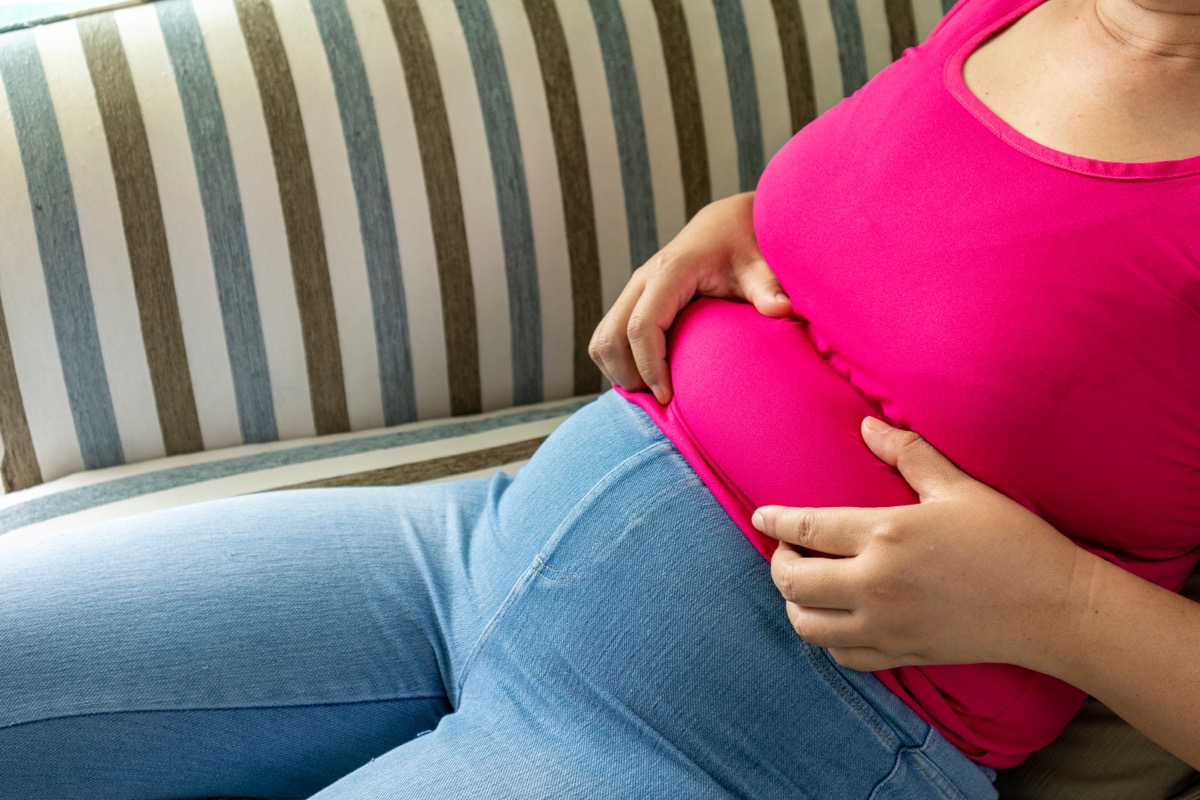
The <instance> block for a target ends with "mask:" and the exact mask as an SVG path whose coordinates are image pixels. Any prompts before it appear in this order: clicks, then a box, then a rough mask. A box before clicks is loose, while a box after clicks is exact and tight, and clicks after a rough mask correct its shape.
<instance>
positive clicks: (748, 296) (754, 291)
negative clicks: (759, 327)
mask: <svg viewBox="0 0 1200 800" xmlns="http://www.w3.org/2000/svg"><path fill="white" fill-rule="evenodd" d="M734 281H735V283H736V284H737V290H738V293H739V294H741V296H742V298H743V299H745V300H748V301H750V302H751V303H753V304H754V307H755V308H756V309H758V313H760V314H762V315H763V316H767V317H787V316H790V315H791V314H792V301H791V300H789V299H788V296H787V294H786V293H785V292H784V291H783V287H782V286H781V285H780V284H779V279H778V278H776V277H775V273H774V272H772V271H771V268H770V267H768V266H767V262H766V261H764V260H763V258H762V256H761V255H760V256H759V257H758V258H756V259H753V260H752V261H750V262H748V263H747V264H746V265H745V266H743V267H741V268H740V269H738V270H737V271H736V273H735V277H734Z"/></svg>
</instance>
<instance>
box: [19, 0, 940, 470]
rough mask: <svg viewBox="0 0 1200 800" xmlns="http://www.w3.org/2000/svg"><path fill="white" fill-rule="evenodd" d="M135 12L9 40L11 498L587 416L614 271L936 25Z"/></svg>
mask: <svg viewBox="0 0 1200 800" xmlns="http://www.w3.org/2000/svg"><path fill="white" fill-rule="evenodd" d="M125 5H126V6H129V7H125V8H122V9H119V10H116V11H112V12H104V13H91V14H83V15H79V16H76V17H73V18H70V19H66V20H64V21H59V22H55V23H53V24H45V25H39V26H34V27H32V28H30V29H17V30H10V31H8V32H7V33H4V34H0V76H2V77H3V81H2V84H3V86H2V87H0V185H2V186H4V187H5V189H6V191H4V192H2V193H0V242H3V247H0V442H2V447H3V462H2V467H3V468H2V469H0V475H2V478H3V480H2V481H0V482H2V484H3V488H4V489H5V490H6V491H12V490H14V489H19V488H23V487H29V486H33V485H36V484H38V483H40V482H41V481H43V480H51V479H54V478H57V477H60V476H64V475H70V474H72V473H75V472H78V471H80V470H82V469H96V468H102V467H108V466H112V465H117V464H132V463H137V462H141V461H145V460H147V459H153V458H157V457H160V456H163V455H178V454H184V453H191V452H196V451H202V450H212V449H219V448H224V447H230V446H234V445H238V444H242V443H263V442H271V441H276V440H289V439H296V438H304V437H310V436H313V435H320V434H330V433H338V432H345V431H362V430H370V429H374V428H378V427H380V426H384V425H395V424H400V423H404V422H409V421H412V420H418V419H422V420H427V419H436V418H440V417H445V416H448V415H457V414H470V413H473V412H478V411H481V410H494V409H499V408H505V407H508V406H511V405H514V404H526V403H534V402H538V401H542V400H547V399H554V398H563V397H569V396H572V395H576V394H581V393H588V392H595V391H598V390H599V389H600V388H601V378H600V375H599V374H598V372H597V371H596V370H595V368H594V367H593V365H592V364H591V362H590V360H589V359H588V358H587V353H586V346H587V342H588V340H589V338H590V335H591V332H592V330H593V329H594V327H595V324H596V323H597V322H598V321H599V318H600V316H601V313H602V309H604V308H606V307H607V306H608V305H609V304H611V302H612V301H613V299H615V297H616V295H617V294H618V293H619V291H620V288H621V287H622V286H623V285H624V283H625V281H626V279H627V277H628V275H629V272H630V270H631V268H632V267H634V266H636V265H638V264H640V263H641V262H642V261H644V260H645V259H646V258H647V257H649V256H650V255H651V254H652V253H653V252H655V250H656V249H657V248H658V247H659V245H660V244H662V243H664V242H665V241H667V240H669V239H670V238H671V237H672V236H673V235H674V234H675V233H676V232H677V231H678V230H679V228H680V227H682V225H683V223H684V222H685V220H686V219H687V218H688V217H689V216H690V215H691V214H692V213H694V212H695V211H696V209H698V208H699V207H700V206H702V205H703V204H704V203H705V202H707V201H709V200H710V199H711V198H713V197H720V196H725V195H728V194H732V193H734V192H737V191H739V190H741V189H746V188H750V187H752V186H753V185H754V183H755V181H756V179H757V177H758V175H759V173H760V172H761V170H762V168H763V166H764V164H765V162H766V160H767V158H768V157H769V156H770V154H771V153H773V152H774V151H775V150H776V149H777V148H778V147H779V146H780V145H781V144H782V143H783V142H784V141H786V140H787V139H788V138H789V136H790V135H791V134H792V132H793V131H795V130H796V129H797V128H798V127H799V126H800V125H803V124H804V123H805V122H807V121H808V120H809V119H811V118H812V117H813V115H814V114H816V113H817V112H819V111H822V110H824V109H826V108H828V107H830V106H831V105H833V104H834V103H835V102H837V100H838V99H840V98H841V97H842V96H843V95H844V94H845V93H846V92H849V91H852V90H854V89H855V88H857V87H858V86H860V85H861V84H862V83H863V82H864V81H865V80H866V79H867V77H868V76H869V75H871V74H873V73H875V72H877V71H878V70H879V69H881V68H882V67H884V66H885V65H886V64H887V63H888V62H889V61H890V60H891V59H892V58H893V57H895V56H896V55H897V54H898V53H899V52H900V51H901V50H902V49H903V48H904V47H905V46H907V45H911V44H913V43H915V41H916V40H917V39H918V37H920V36H923V35H924V34H925V33H927V32H928V31H929V30H930V29H931V28H932V27H933V25H934V24H935V23H936V21H937V19H938V18H939V16H940V14H941V13H942V7H941V5H940V2H939V0H586V1H585V0H557V2H556V0H522V2H518V1H517V0H311V1H310V0H270V1H269V2H268V0H194V1H189V0H159V2H154V3H148V4H136V3H135V4H132V5H130V4H128V3H126V4H125Z"/></svg>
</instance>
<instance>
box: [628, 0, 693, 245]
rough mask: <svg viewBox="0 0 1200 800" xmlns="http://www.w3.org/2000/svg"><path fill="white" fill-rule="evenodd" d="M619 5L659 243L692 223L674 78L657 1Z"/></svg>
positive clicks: (664, 241)
mask: <svg viewBox="0 0 1200 800" xmlns="http://www.w3.org/2000/svg"><path fill="white" fill-rule="evenodd" d="M620 5H621V13H622V15H623V16H624V17H625V28H626V30H628V32H629V45H630V49H631V51H632V53H633V71H634V74H635V75H636V77H637V86H638V97H639V98H640V100H641V107H642V121H643V123H644V125H645V129H646V149H647V151H648V154H649V157H650V184H651V187H652V189H653V192H654V219H655V223H656V224H657V227H658V231H657V233H658V242H659V244H660V245H665V244H666V243H667V242H669V241H671V239H673V238H675V234H677V233H679V230H680V229H681V228H682V227H683V226H684V224H685V223H686V222H687V203H686V201H685V199H684V190H683V180H682V176H683V167H682V165H681V163H680V161H679V138H678V136H677V128H676V126H675V112H674V109H673V108H672V106H671V83H670V79H669V78H668V77H667V63H666V59H665V58H664V57H663V44H662V39H661V38H660V37H659V35H658V20H657V17H656V15H655V13H654V7H653V5H651V4H650V3H648V2H645V0H620Z"/></svg>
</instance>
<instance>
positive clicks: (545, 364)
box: [490, 0, 577, 399]
mask: <svg viewBox="0 0 1200 800" xmlns="http://www.w3.org/2000/svg"><path fill="white" fill-rule="evenodd" d="M490 6H491V12H492V21H493V22H494V24H495V26H496V35H497V38H498V39H499V40H500V49H501V51H502V52H503V54H504V67H505V70H506V71H507V73H508V85H509V88H510V91H511V92H512V102H513V111H514V113H515V115H516V122H517V135H518V137H519V139H520V144H521V154H522V163H523V165H524V168H525V180H526V186H527V188H528V192H529V211H530V217H531V222H532V224H533V244H534V251H535V253H536V259H537V276H538V306H539V309H540V313H541V329H542V389H543V397H545V398H547V399H550V398H556V397H570V396H571V395H572V394H574V393H575V392H574V389H575V385H574V379H575V363H574V357H575V353H576V352H577V349H576V342H575V337H574V332H575V331H574V327H573V320H572V315H571V311H572V303H571V272H570V270H569V269H566V268H565V265H566V264H567V263H568V262H569V260H570V254H569V252H568V249H567V227H566V222H565V221H564V218H563V198H562V192H561V191H560V189H559V187H560V186H561V184H562V180H561V179H560V177H559V174H558V162H557V161H556V160H555V159H553V158H550V153H551V152H552V151H553V150H554V149H555V143H554V134H553V132H552V130H551V124H550V109H549V108H548V107H547V100H546V95H545V92H544V91H543V85H542V72H541V69H540V67H539V65H538V53H537V47H536V46H535V44H534V40H533V32H532V31H531V30H530V27H529V19H528V18H527V17H526V15H525V11H524V9H523V8H522V6H521V4H520V3H515V2H512V0H490ZM566 78H567V79H568V80H569V79H570V75H569V74H568V75H567V76H566Z"/></svg>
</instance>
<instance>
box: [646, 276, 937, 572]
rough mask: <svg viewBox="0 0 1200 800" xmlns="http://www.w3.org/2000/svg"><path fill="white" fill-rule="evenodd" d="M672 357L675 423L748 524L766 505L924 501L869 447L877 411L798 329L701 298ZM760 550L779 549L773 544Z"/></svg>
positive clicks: (681, 325) (677, 331)
mask: <svg viewBox="0 0 1200 800" xmlns="http://www.w3.org/2000/svg"><path fill="white" fill-rule="evenodd" d="M667 352H668V360H669V362H670V369H671V381H672V384H673V386H674V390H675V391H674V397H673V399H672V400H671V403H670V408H669V410H668V413H670V414H672V415H673V416H674V417H675V419H676V420H677V421H678V422H679V424H681V425H682V426H683V427H685V428H686V429H687V430H688V432H689V433H690V436H691V439H692V441H693V442H694V443H695V444H696V446H697V448H698V449H699V450H700V453H701V455H702V456H703V458H704V460H705V462H706V463H707V465H708V466H709V467H710V468H711V469H712V470H713V471H714V472H716V473H717V475H718V476H719V477H720V478H721V479H722V480H723V481H724V482H725V483H726V485H727V487H728V488H729V489H730V490H731V491H732V492H733V493H734V494H735V496H737V497H738V498H739V500H742V501H743V503H744V504H745V505H746V506H747V509H746V513H747V514H748V513H749V512H750V510H752V509H753V508H755V507H757V506H761V505H768V504H770V505H788V506H892V505H902V504H906V503H915V502H916V501H917V495H916V494H915V493H914V492H913V491H912V489H910V488H909V486H908V484H907V483H905V481H904V480H903V479H902V478H901V477H900V475H899V473H897V472H896V471H895V470H894V469H892V468H891V467H889V466H888V465H887V464H885V463H883V462H882V461H880V460H879V459H878V458H876V457H875V455H874V454H873V453H872V452H871V451H870V450H869V449H868V448H867V446H866V444H864V442H863V440H862V435H861V433H860V424H861V421H862V418H863V417H865V416H867V415H874V416H879V415H880V412H879V410H878V409H877V408H875V407H874V406H873V405H872V404H871V403H870V402H868V400H867V399H866V398H865V397H863V395H862V394H861V393H860V392H859V391H858V390H857V389H856V388H855V387H854V386H852V385H851V384H850V383H849V382H848V381H847V380H846V378H845V377H843V376H842V375H840V374H839V373H838V372H837V371H835V370H834V368H833V367H831V366H830V365H829V363H827V362H826V361H825V360H824V359H823V358H822V357H821V355H820V354H819V353H818V352H817V350H816V348H815V347H814V345H813V343H812V340H811V339H810V338H809V335H808V332H807V331H806V329H805V326H804V325H803V324H802V323H801V322H799V321H798V320H795V319H772V318H770V317H764V316H762V315H761V314H759V313H758V311H756V310H755V308H754V307H753V306H751V305H749V304H746V303H736V302H731V301H727V300H716V299H712V298H697V299H696V300H693V301H692V302H691V303H690V304H688V305H687V306H686V307H685V308H684V310H683V311H682V312H681V313H680V315H679V317H678V318H677V319H676V321H675V323H674V324H673V325H672V327H671V330H670V335H669V337H668V341H667ZM745 527H748V526H745V525H744V526H743V529H745ZM755 533H757V532H755ZM762 538H763V539H765V537H762ZM755 544H756V545H758V546H759V549H760V550H762V549H763V546H764V544H766V545H768V546H769V549H773V541H771V540H766V541H765V542H764V541H761V540H760V541H756V542H755Z"/></svg>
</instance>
